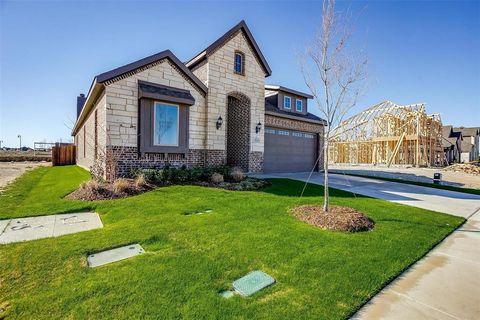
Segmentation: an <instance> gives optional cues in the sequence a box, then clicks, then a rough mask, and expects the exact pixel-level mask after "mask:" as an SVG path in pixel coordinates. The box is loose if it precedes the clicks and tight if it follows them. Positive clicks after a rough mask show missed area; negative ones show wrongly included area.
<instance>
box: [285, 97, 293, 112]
mask: <svg viewBox="0 0 480 320" xmlns="http://www.w3.org/2000/svg"><path fill="white" fill-rule="evenodd" d="M283 107H284V108H285V109H292V98H290V97H289V96H284V97H283Z"/></svg>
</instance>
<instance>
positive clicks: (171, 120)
mask: <svg viewBox="0 0 480 320" xmlns="http://www.w3.org/2000/svg"><path fill="white" fill-rule="evenodd" d="M178 119H179V106H178V105H173V104H166V103H162V102H155V104H154V126H153V144H154V145H156V146H178V140H179V137H178V136H179V135H178V127H179V123H178V122H179V121H178Z"/></svg>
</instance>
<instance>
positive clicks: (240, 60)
mask: <svg viewBox="0 0 480 320" xmlns="http://www.w3.org/2000/svg"><path fill="white" fill-rule="evenodd" d="M244 58H245V57H244V55H243V53H241V52H240V51H236V52H235V64H234V71H235V73H236V74H241V75H244V71H245V70H244V67H245V65H244Z"/></svg>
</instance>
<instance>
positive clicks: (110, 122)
mask: <svg viewBox="0 0 480 320" xmlns="http://www.w3.org/2000/svg"><path fill="white" fill-rule="evenodd" d="M138 80H143V81H148V82H152V83H158V84H162V85H166V86H171V87H175V88H180V89H185V90H189V91H190V93H191V94H192V96H193V97H194V98H195V104H194V105H193V106H191V107H189V111H190V112H189V113H190V118H189V142H188V143H189V147H190V148H191V149H204V146H205V116H206V115H205V101H206V99H205V97H204V96H203V94H202V93H201V92H200V90H199V89H198V88H197V87H196V86H194V85H193V84H192V83H191V82H190V81H187V80H186V79H185V77H184V76H183V74H182V73H181V72H180V71H179V70H177V69H176V67H175V66H174V65H173V64H172V63H171V62H170V61H168V59H164V60H161V61H160V62H159V63H157V64H155V65H153V66H151V67H150V68H148V69H146V70H143V71H141V72H138V73H135V74H133V75H131V76H129V77H127V78H122V79H120V80H118V81H112V83H110V84H108V85H107V86H106V88H105V91H106V96H107V129H108V132H107V134H108V137H109V145H112V146H124V147H136V146H137V138H138Z"/></svg>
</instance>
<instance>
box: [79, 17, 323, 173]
mask: <svg viewBox="0 0 480 320" xmlns="http://www.w3.org/2000/svg"><path fill="white" fill-rule="evenodd" d="M271 73H272V71H271V69H270V67H269V65H268V63H267V61H266V59H265V57H264V55H263V54H262V52H261V50H260V48H259V46H258V44H257V42H256V41H255V39H254V38H253V36H252V33H251V32H250V30H249V28H248V27H247V25H246V23H245V22H244V21H241V22H240V23H238V24H237V25H236V26H234V27H233V28H232V29H230V30H229V31H228V32H226V33H225V34H224V35H223V36H221V37H220V38H219V39H217V40H216V41H215V42H213V43H212V44H211V45H209V46H208V47H207V48H205V49H204V50H202V51H201V52H200V53H198V54H197V55H195V56H194V57H193V58H192V59H190V60H189V61H187V62H185V63H183V62H181V61H180V60H179V59H178V58H177V57H176V56H175V55H174V54H173V53H172V52H171V51H170V50H165V51H162V52H160V53H158V54H155V55H152V56H149V57H146V58H143V59H141V60H138V61H135V62H133V63H130V64H127V65H124V66H122V67H119V68H117V69H114V70H111V71H108V72H105V73H102V74H99V75H97V76H96V77H95V78H94V79H93V82H92V84H91V87H90V90H89V92H88V94H87V95H80V96H79V97H78V98H77V120H76V123H75V125H74V128H73V131H72V135H73V136H74V137H75V144H76V147H77V148H76V150H77V154H76V161H77V164H78V165H80V166H82V167H84V168H87V169H89V170H94V171H95V172H94V173H95V174H98V175H102V176H104V177H112V176H128V175H129V174H130V173H131V171H132V169H135V168H140V167H142V168H150V167H162V166H165V165H166V164H170V165H173V166H181V165H186V166H189V167H194V166H210V165H221V164H228V165H231V166H239V167H241V168H243V169H244V170H245V171H248V172H280V171H284V172H287V171H311V170H312V169H318V168H320V167H321V166H322V158H321V152H320V150H321V149H322V146H323V141H322V137H323V129H324V125H325V121H323V120H322V119H320V118H319V117H317V116H315V115H313V114H311V113H309V112H308V100H309V99H311V98H312V96H310V95H308V94H306V93H302V92H299V91H296V90H292V89H289V88H285V87H283V86H273V85H265V78H267V77H268V76H270V75H271ZM317 159H318V160H319V161H317Z"/></svg>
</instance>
